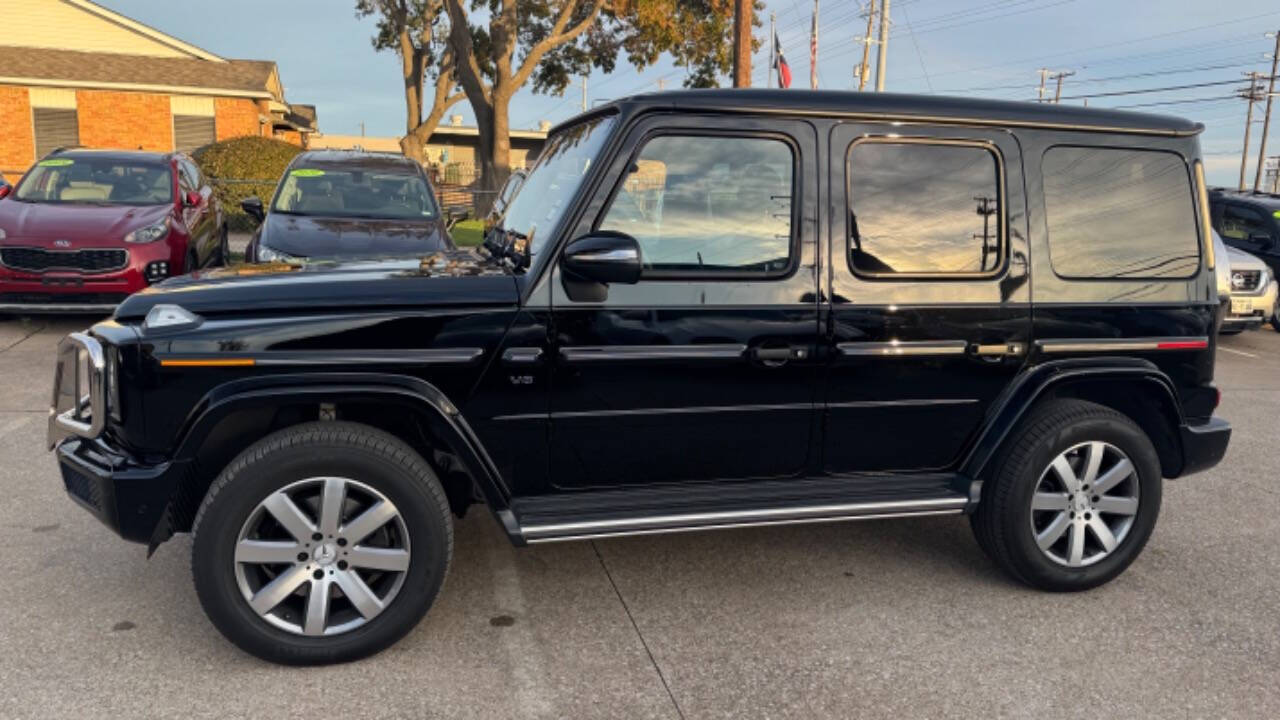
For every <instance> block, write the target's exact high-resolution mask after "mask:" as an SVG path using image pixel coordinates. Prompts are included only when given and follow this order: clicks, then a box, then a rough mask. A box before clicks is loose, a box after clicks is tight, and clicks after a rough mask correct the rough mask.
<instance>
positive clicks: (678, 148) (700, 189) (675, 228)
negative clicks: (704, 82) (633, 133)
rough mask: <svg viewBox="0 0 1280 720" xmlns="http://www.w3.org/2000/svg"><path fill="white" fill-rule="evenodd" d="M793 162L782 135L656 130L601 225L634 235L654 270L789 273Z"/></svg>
mask: <svg viewBox="0 0 1280 720" xmlns="http://www.w3.org/2000/svg"><path fill="white" fill-rule="evenodd" d="M794 169H795V155H794V154H793V153H792V150H791V147H790V146H789V145H788V144H787V143H785V142H782V141H781V140H776V139H770V138H729V137H709V136H680V135H664V136H661V137H657V138H654V139H653V140H650V141H649V142H648V143H647V144H646V145H645V146H644V148H643V149H642V150H641V151H640V155H639V156H638V157H637V158H636V161H635V162H634V163H633V165H632V167H631V169H630V172H629V173H628V174H627V176H626V177H625V178H624V179H623V181H622V187H621V188H619V189H618V191H617V194H616V195H615V196H614V198H613V201H612V202H611V203H610V206H609V209H608V210H607V211H606V213H605V216H604V219H603V221H602V222H601V223H600V229H601V230H612V231H617V232H623V233H626V234H628V235H631V236H632V237H634V238H635V239H636V241H637V242H638V243H639V244H640V255H641V260H642V261H643V263H644V268H645V270H646V271H647V272H649V273H653V272H659V273H661V272H684V273H706V274H711V275H714V274H730V273H746V274H756V275H770V274H777V273H782V272H785V271H786V270H787V268H788V267H789V266H790V265H791V248H792V242H791V189H792V177H793V174H794Z"/></svg>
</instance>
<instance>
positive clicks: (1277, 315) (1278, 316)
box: [1267, 310, 1280, 332]
mask: <svg viewBox="0 0 1280 720" xmlns="http://www.w3.org/2000/svg"><path fill="white" fill-rule="evenodd" d="M1267 322H1269V323H1271V329H1272V330H1275V331H1276V332H1280V310H1277V311H1276V312H1273V313H1271V317H1270V318H1269V319H1268V320H1267Z"/></svg>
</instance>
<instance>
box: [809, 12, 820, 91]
mask: <svg viewBox="0 0 1280 720" xmlns="http://www.w3.org/2000/svg"><path fill="white" fill-rule="evenodd" d="M809 87H811V88H813V89H814V90H817V89H818V0H813V28H812V29H811V30H810V31H809Z"/></svg>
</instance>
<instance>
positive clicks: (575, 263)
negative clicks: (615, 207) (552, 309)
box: [560, 231, 643, 302]
mask: <svg viewBox="0 0 1280 720" xmlns="http://www.w3.org/2000/svg"><path fill="white" fill-rule="evenodd" d="M642 267H643V265H642V263H641V260H640V243H638V242H636V239H635V238H633V237H631V236H630V235H627V234H625V233H620V232H607V231H605V232H595V233H591V234H590V235H584V236H582V237H580V238H577V239H576V240H572V241H570V242H569V244H568V245H566V246H565V248H564V254H563V255H561V256H560V269H561V270H563V271H564V286H565V291H566V292H567V293H568V294H569V298H570V299H572V300H575V301H578V302H602V301H604V299H605V298H606V297H608V295H609V288H608V285H609V284H610V283H621V284H623V285H634V284H635V283H637V282H639V281H640V270H641V268H642Z"/></svg>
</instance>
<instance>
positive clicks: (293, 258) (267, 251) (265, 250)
mask: <svg viewBox="0 0 1280 720" xmlns="http://www.w3.org/2000/svg"><path fill="white" fill-rule="evenodd" d="M257 257H258V262H283V263H300V262H303V261H305V260H306V258H304V257H299V256H297V255H290V254H289V253H285V252H280V251H279V250H276V249H274V248H269V247H267V246H266V245H263V244H262V243H258V254H257Z"/></svg>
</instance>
